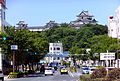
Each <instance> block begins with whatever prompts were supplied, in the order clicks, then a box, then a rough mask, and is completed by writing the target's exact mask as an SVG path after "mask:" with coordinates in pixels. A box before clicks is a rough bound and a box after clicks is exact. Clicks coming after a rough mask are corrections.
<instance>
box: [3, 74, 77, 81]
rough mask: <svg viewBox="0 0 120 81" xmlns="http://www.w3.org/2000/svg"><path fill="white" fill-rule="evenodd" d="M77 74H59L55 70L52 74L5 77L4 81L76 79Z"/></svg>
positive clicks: (64, 80)
mask: <svg viewBox="0 0 120 81" xmlns="http://www.w3.org/2000/svg"><path fill="white" fill-rule="evenodd" d="M78 79H79V75H78V74H72V73H69V74H63V75H60V73H59V72H55V73H54V75H53V76H52V75H48V76H44V75H41V74H32V75H29V76H28V77H24V78H15V79H5V81H78Z"/></svg>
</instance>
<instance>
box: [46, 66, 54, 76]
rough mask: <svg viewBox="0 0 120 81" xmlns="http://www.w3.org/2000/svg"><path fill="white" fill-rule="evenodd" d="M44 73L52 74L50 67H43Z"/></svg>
mask: <svg viewBox="0 0 120 81" xmlns="http://www.w3.org/2000/svg"><path fill="white" fill-rule="evenodd" d="M46 75H53V69H52V67H45V76H46Z"/></svg>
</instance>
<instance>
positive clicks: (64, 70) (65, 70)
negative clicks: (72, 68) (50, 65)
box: [60, 68, 68, 75]
mask: <svg viewBox="0 0 120 81" xmlns="http://www.w3.org/2000/svg"><path fill="white" fill-rule="evenodd" d="M60 73H61V75H62V74H68V69H67V68H61V69H60Z"/></svg>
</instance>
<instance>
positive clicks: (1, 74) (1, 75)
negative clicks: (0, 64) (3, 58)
mask: <svg viewBox="0 0 120 81" xmlns="http://www.w3.org/2000/svg"><path fill="white" fill-rule="evenodd" d="M0 80H2V81H4V75H3V72H2V70H0Z"/></svg>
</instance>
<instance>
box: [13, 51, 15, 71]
mask: <svg viewBox="0 0 120 81" xmlns="http://www.w3.org/2000/svg"><path fill="white" fill-rule="evenodd" d="M13 72H15V51H14V50H13Z"/></svg>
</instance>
